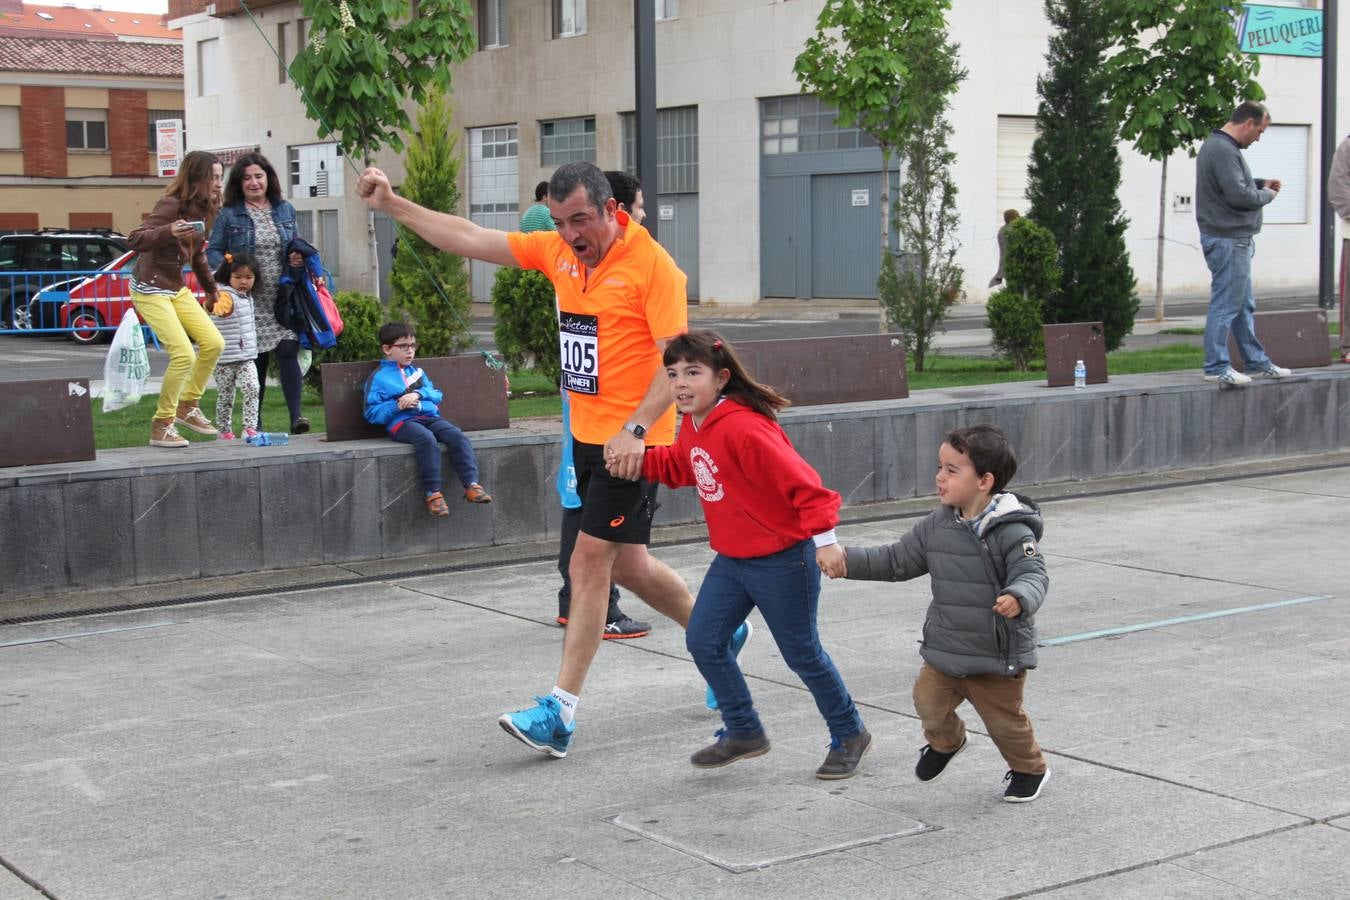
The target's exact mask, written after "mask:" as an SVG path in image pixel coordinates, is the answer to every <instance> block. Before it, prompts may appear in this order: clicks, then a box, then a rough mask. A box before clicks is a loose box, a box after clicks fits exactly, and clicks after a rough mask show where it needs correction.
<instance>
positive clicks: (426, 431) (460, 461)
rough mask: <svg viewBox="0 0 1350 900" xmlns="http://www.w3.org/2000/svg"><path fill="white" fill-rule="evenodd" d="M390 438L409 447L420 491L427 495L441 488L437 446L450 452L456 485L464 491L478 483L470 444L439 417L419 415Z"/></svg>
mask: <svg viewBox="0 0 1350 900" xmlns="http://www.w3.org/2000/svg"><path fill="white" fill-rule="evenodd" d="M391 437H393V439H394V440H396V441H398V442H399V443H400V444H412V448H413V456H414V457H415V458H416V460H417V471H418V473H419V474H420V475H421V476H422V489H423V490H424V491H426V492H427V493H428V494H431V493H434V492H436V491H439V490H440V489H441V447H440V445H441V444H444V445H445V446H446V449H448V450H449V451H450V465H452V466H454V467H455V474H456V475H458V476H459V481H460V484H462V485H464V487H466V488H467V487H468V486H469V485H471V484H476V483H477V482H478V459H477V457H475V456H474V453H473V445H472V444H470V443H469V439H468V438H467V437H465V436H464V432H462V431H460V430H459V428H457V427H456V426H455V425H454V423H452V422H448V421H446V420H445V419H442V418H441V417H440V416H434V417H432V416H419V417H418V418H416V419H409V420H407V421H406V422H404V423H403V424H402V425H400V426H399V427H398V430H397V431H395V432H394V433H393V434H392V435H391ZM438 442H439V443H438Z"/></svg>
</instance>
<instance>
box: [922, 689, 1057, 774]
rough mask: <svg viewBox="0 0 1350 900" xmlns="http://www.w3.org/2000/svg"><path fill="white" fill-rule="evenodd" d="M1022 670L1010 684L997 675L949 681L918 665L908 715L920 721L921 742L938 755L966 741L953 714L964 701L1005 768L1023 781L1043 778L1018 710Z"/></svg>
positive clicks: (1042, 760)
mask: <svg viewBox="0 0 1350 900" xmlns="http://www.w3.org/2000/svg"><path fill="white" fill-rule="evenodd" d="M1026 682H1027V673H1026V670H1025V669H1024V670H1023V671H1021V672H1019V673H1018V674H1017V675H1015V676H1013V677H1012V678H1007V677H1005V676H1002V675H968V676H967V677H965V678H952V677H951V676H950V675H944V674H942V673H941V672H939V671H938V670H937V669H935V668H933V667H932V666H930V665H928V663H924V664H923V668H921V669H920V670H919V677H918V679H917V680H916V681H915V682H914V710H915V711H916V712H917V713H918V714H919V718H920V719H921V720H922V721H923V736H924V739H925V740H927V741H928V744H929V746H931V747H932V748H933V749H934V750H937V751H938V752H940V753H951V752H953V751H955V750H956V748H957V747H960V746H961V744H962V742H963V741H965V739H966V723H965V722H963V721H961V717H960V716H958V715H957V714H956V708H957V707H958V706H960V705H961V704H962V703H963V702H965V701H967V700H968V701H970V705H971V706H973V707H975V712H977V713H979V716H980V718H981V719H982V720H983V721H984V727H985V728H986V729H987V730H988V731H989V737H990V738H991V739H993V741H994V746H995V747H997V748H998V752H999V753H1002V754H1003V759H1004V760H1005V761H1007V763H1008V768H1010V769H1012V770H1013V771H1014V772H1020V773H1022V774H1023V775H1040V774H1042V773H1043V772H1045V769H1046V765H1045V756H1043V755H1042V754H1041V748H1040V745H1039V744H1037V743H1036V735H1035V734H1034V733H1033V732H1032V730H1031V719H1029V718H1027V714H1026V712H1024V711H1023V709H1022V690H1023V688H1024V687H1025V686H1026Z"/></svg>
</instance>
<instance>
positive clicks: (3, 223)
mask: <svg viewBox="0 0 1350 900" xmlns="http://www.w3.org/2000/svg"><path fill="white" fill-rule="evenodd" d="M37 227H38V214H37V213H0V228H15V229H23V230H25V231H36V230H37Z"/></svg>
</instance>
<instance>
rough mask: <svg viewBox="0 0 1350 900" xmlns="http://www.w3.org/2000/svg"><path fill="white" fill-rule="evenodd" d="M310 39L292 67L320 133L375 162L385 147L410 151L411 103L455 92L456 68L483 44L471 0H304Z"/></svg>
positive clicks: (360, 157) (355, 156) (356, 156)
mask: <svg viewBox="0 0 1350 900" xmlns="http://www.w3.org/2000/svg"><path fill="white" fill-rule="evenodd" d="M301 7H302V8H303V10H304V13H305V16H306V18H308V19H309V23H310V24H309V33H310V40H309V42H308V43H307V44H306V45H305V46H304V47H302V48H301V49H300V52H299V53H298V54H296V57H295V60H294V61H293V62H292V63H291V66H290V72H291V78H292V79H294V81H295V84H296V87H298V88H299V89H300V96H301V99H302V100H303V101H304V103H305V107H306V109H307V110H308V112H309V117H310V118H311V119H313V120H314V121H315V122H318V123H319V136H320V137H330V136H331V137H332V138H333V139H334V140H336V141H337V142H338V143H339V144H341V145H342V149H343V152H345V153H346V154H347V155H348V156H350V157H351V158H353V159H357V160H363V161H365V160H369V158H370V156H371V154H373V153H375V152H376V151H378V150H380V149H381V148H383V147H384V146H386V145H387V146H390V147H393V148H394V149H395V150H402V149H403V138H402V136H401V133H406V132H408V131H411V130H412V122H411V121H410V120H409V118H408V113H407V111H406V110H405V108H404V104H405V103H406V102H407V101H408V100H412V101H413V102H414V103H416V104H421V103H422V102H424V101H425V100H426V96H427V91H428V90H429V89H430V88H431V87H433V86H434V87H438V88H440V89H441V90H442V91H445V92H447V93H448V92H449V91H450V76H451V70H452V69H453V67H454V63H457V62H461V61H463V60H465V59H468V58H469V56H470V54H472V53H473V52H474V50H475V49H476V47H477V35H476V34H475V31H474V27H473V23H474V12H473V9H472V7H471V4H470V3H469V2H468V0H416V2H415V3H414V2H413V0H352V2H348V0H339V2H337V3H333V2H331V0H301Z"/></svg>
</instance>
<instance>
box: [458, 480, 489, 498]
mask: <svg viewBox="0 0 1350 900" xmlns="http://www.w3.org/2000/svg"><path fill="white" fill-rule="evenodd" d="M464 499H465V500H468V501H469V502H470V503H491V502H492V497H491V495H489V494H488V492H487V491H485V490H483V486H482V485H481V484H479V483H478V482H476V481H475V482H474V483H473V484H471V485H469V486H468V487H466V488H465V489H464Z"/></svg>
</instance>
